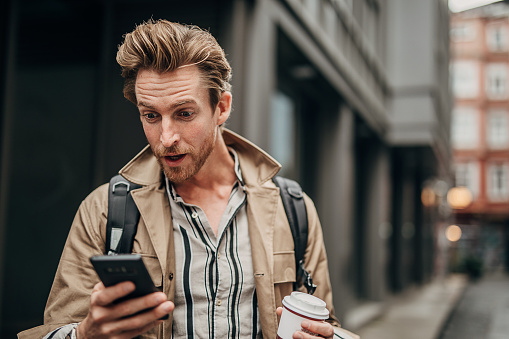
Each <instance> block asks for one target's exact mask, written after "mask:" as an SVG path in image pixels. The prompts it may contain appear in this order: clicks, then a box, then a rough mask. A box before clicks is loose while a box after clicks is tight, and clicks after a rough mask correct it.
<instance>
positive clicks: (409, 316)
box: [355, 275, 468, 339]
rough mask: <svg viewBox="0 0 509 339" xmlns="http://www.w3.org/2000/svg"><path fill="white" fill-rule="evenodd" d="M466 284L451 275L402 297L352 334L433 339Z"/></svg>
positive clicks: (376, 338)
mask: <svg viewBox="0 0 509 339" xmlns="http://www.w3.org/2000/svg"><path fill="white" fill-rule="evenodd" d="M467 284H468V280H467V278H466V277H465V276H462V275H451V276H449V277H448V278H445V279H437V280H435V281H433V282H431V283H429V284H427V285H425V286H423V287H421V288H418V289H415V290H413V291H411V292H408V293H404V294H403V295H402V296H398V297H395V298H394V300H392V301H390V302H388V304H387V306H386V307H385V310H384V312H382V315H381V316H380V317H378V318H377V319H375V320H373V321H372V322H370V323H368V324H366V325H365V326H363V327H362V328H360V329H358V330H356V331H355V332H356V333H357V334H359V335H360V336H361V339H410V338H411V339H436V338H437V337H438V336H439V334H440V331H441V330H442V327H443V326H444V325H445V323H446V321H447V319H448V317H449V315H450V314H451V311H452V310H453V308H454V307H455V305H456V304H457V302H458V300H459V298H460V297H461V296H462V293H463V291H464V289H465V287H466V286H467Z"/></svg>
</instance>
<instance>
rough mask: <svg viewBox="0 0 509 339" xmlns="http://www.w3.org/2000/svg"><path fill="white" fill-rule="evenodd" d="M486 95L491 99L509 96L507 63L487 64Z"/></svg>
mask: <svg viewBox="0 0 509 339" xmlns="http://www.w3.org/2000/svg"><path fill="white" fill-rule="evenodd" d="M486 95H487V96H488V98H490V99H494V100H500V99H506V98H507V65H506V64H504V63H493V64H488V65H486Z"/></svg>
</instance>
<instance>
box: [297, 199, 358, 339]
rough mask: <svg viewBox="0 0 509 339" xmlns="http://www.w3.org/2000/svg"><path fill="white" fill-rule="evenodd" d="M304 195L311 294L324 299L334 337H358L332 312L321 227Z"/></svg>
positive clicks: (313, 208) (306, 259)
mask: <svg viewBox="0 0 509 339" xmlns="http://www.w3.org/2000/svg"><path fill="white" fill-rule="evenodd" d="M304 197H305V201H306V210H307V214H308V243H307V247H306V253H305V254H304V263H305V264H304V266H305V267H306V270H307V271H308V272H309V273H310V274H311V277H312V278H313V283H314V284H315V285H317V288H316V291H315V293H314V294H313V295H314V296H316V297H318V298H320V299H322V300H324V301H325V303H326V304H327V307H328V308H329V312H330V316H329V319H328V320H327V321H328V322H330V323H331V324H332V325H333V326H334V331H335V333H336V338H344V339H358V338H359V336H357V335H356V334H353V333H351V332H349V331H347V330H344V329H342V328H341V326H340V323H339V321H338V319H337V318H336V316H335V314H334V304H333V300H332V288H331V283H330V277H329V267H328V262H327V253H326V251H325V245H324V242H323V233H322V227H321V224H320V220H319V218H318V213H317V212H316V208H315V205H314V204H313V201H312V200H311V199H310V198H309V197H308V196H307V195H304Z"/></svg>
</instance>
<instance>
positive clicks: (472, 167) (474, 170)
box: [455, 161, 479, 199]
mask: <svg viewBox="0 0 509 339" xmlns="http://www.w3.org/2000/svg"><path fill="white" fill-rule="evenodd" d="M455 174H456V186H465V187H467V188H468V189H469V190H470V192H471V193H472V197H473V198H474V199H475V198H476V197H477V196H478V195H479V164H478V163H477V162H473V161H471V162H464V163H458V164H456V173H455Z"/></svg>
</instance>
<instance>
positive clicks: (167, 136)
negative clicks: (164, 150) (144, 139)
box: [161, 119, 180, 147]
mask: <svg viewBox="0 0 509 339" xmlns="http://www.w3.org/2000/svg"><path fill="white" fill-rule="evenodd" d="M179 141H180V133H179V132H178V131H177V128H176V126H175V124H173V123H172V122H171V121H169V119H167V120H166V121H165V120H164V119H163V122H162V124H161V144H162V145H163V146H164V147H171V146H173V145H174V144H176V143H178V142H179Z"/></svg>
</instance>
